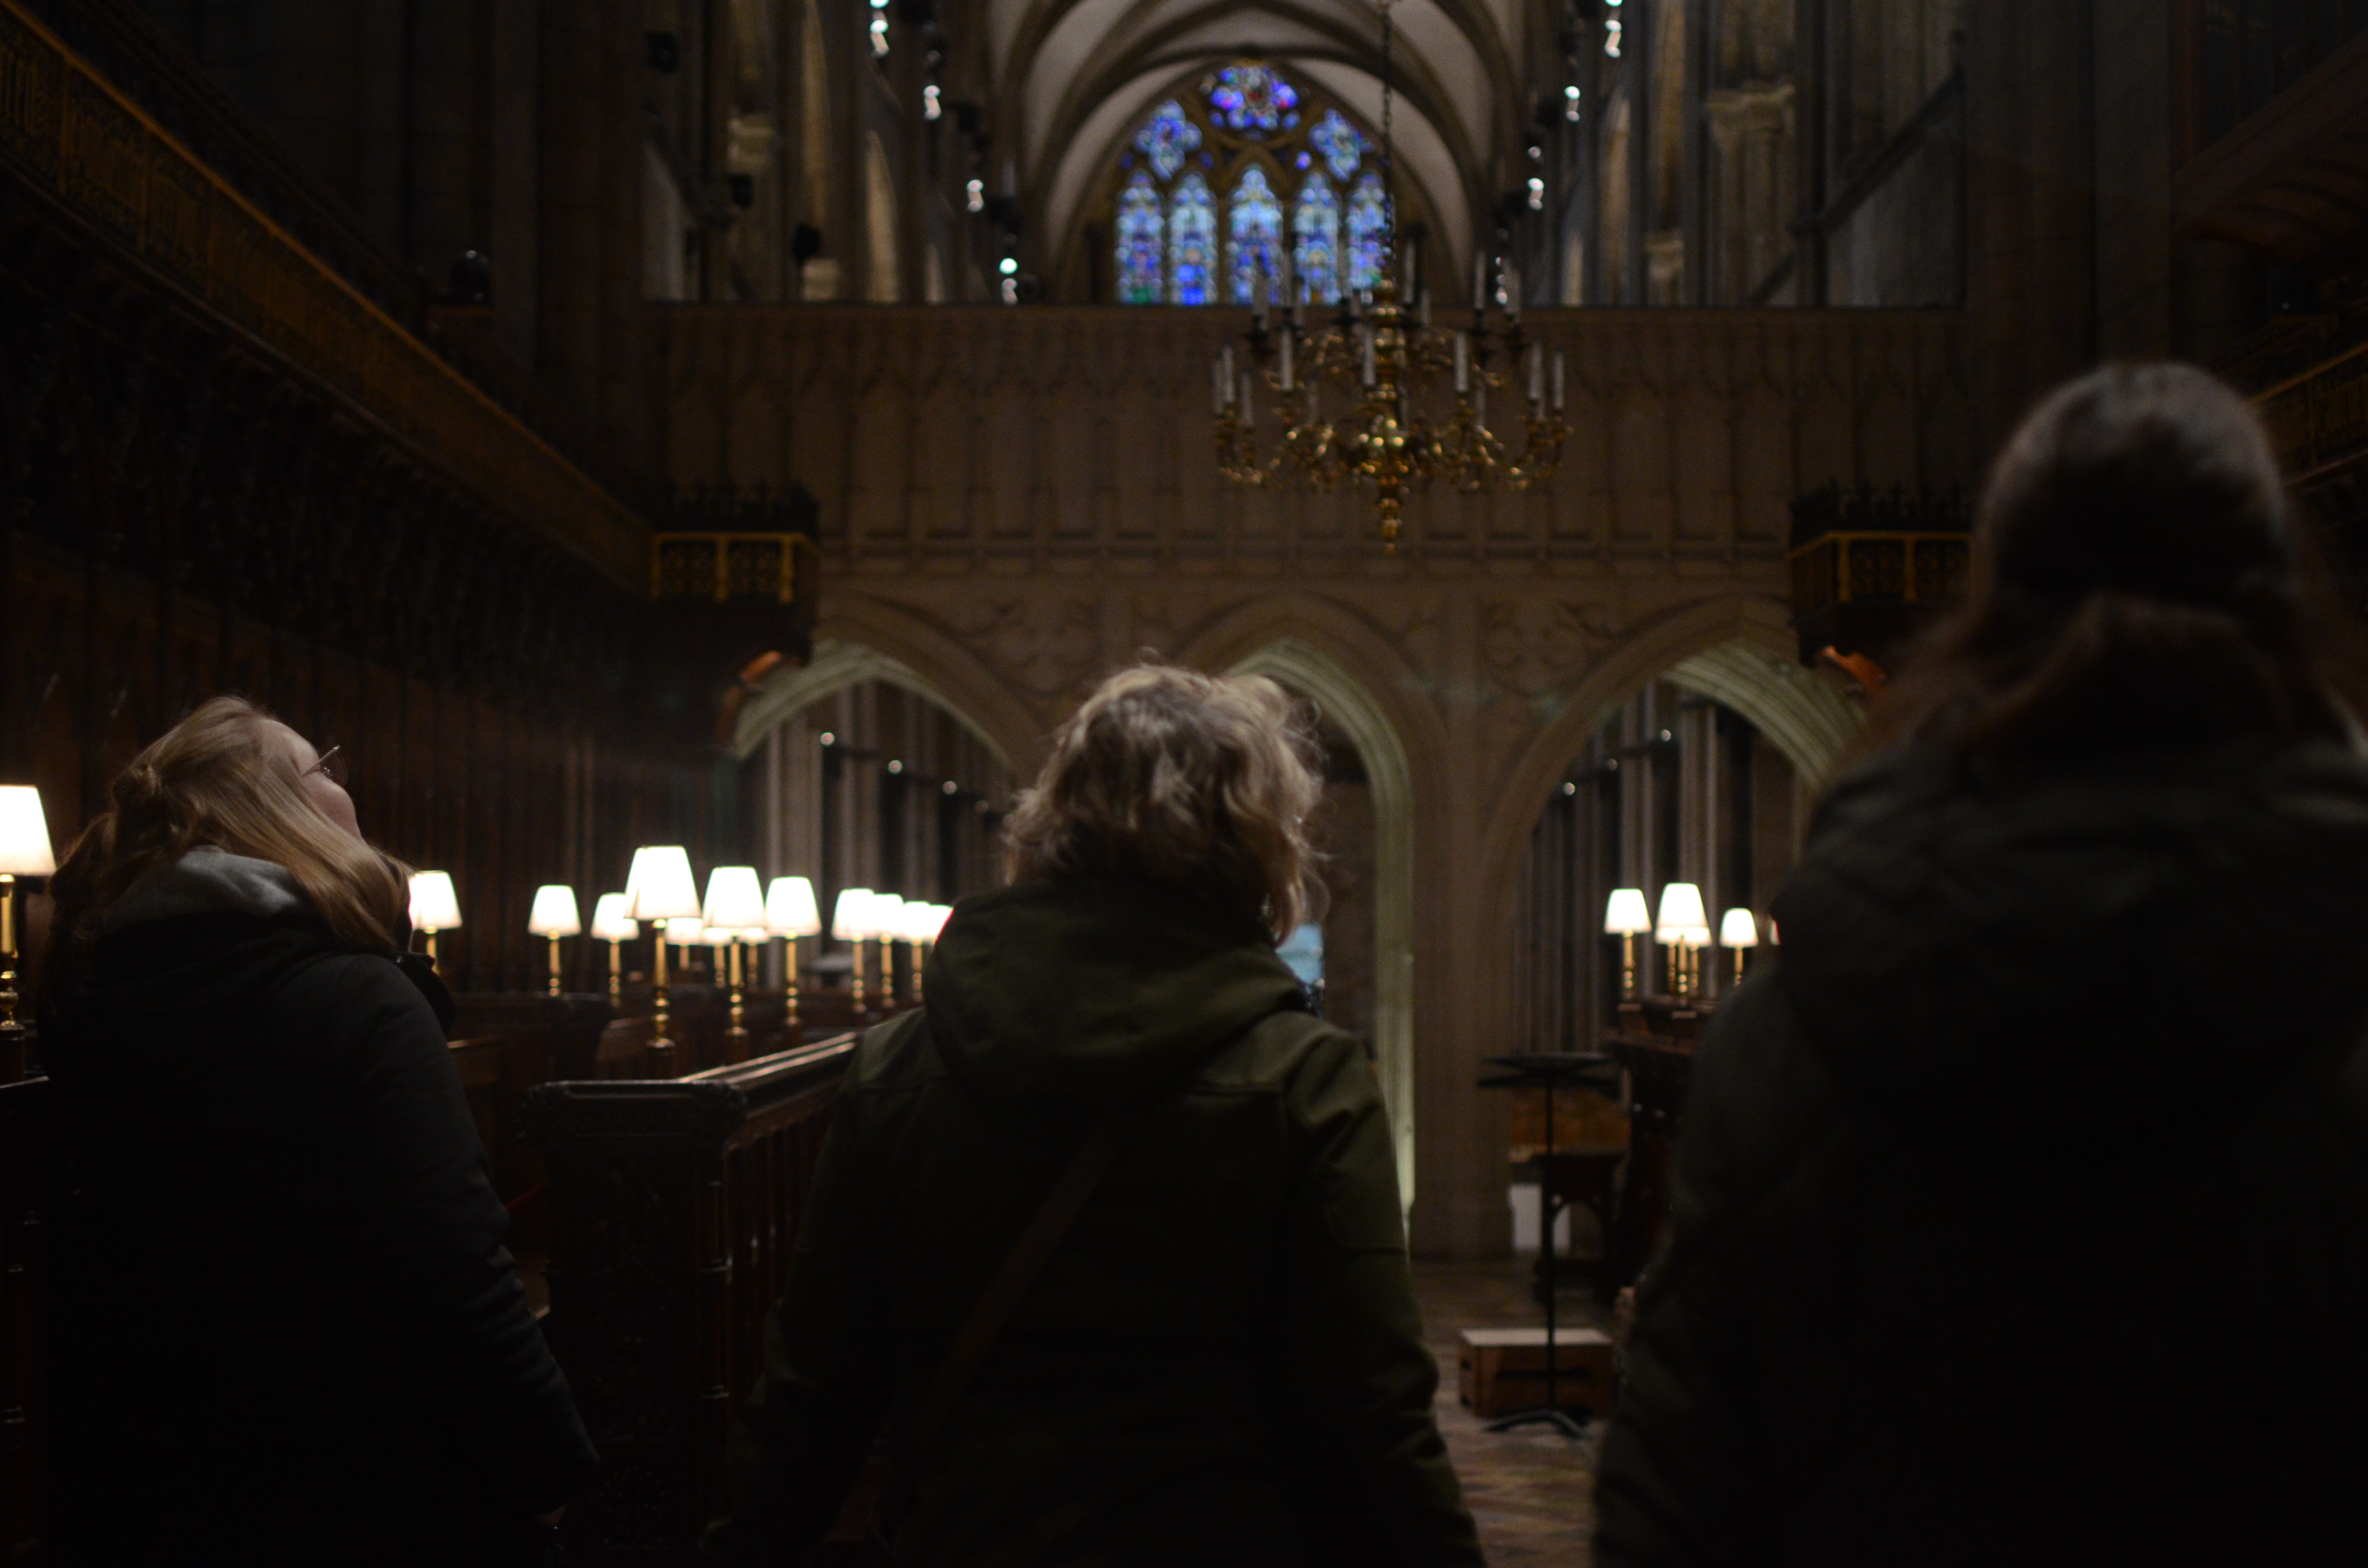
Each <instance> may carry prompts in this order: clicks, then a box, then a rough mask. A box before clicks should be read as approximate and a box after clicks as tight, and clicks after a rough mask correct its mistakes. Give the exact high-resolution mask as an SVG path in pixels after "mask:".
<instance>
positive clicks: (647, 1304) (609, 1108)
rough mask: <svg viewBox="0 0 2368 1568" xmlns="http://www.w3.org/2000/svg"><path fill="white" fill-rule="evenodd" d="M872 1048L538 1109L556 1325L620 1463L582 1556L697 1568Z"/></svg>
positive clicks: (610, 1083)
mask: <svg viewBox="0 0 2368 1568" xmlns="http://www.w3.org/2000/svg"><path fill="white" fill-rule="evenodd" d="M855 1040H856V1037H855V1036H853V1035H851V1034H848V1035H841V1036H838V1037H837V1038H835V1039H831V1040H822V1041H820V1042H818V1043H816V1044H814V1045H809V1046H804V1047H803V1048H801V1049H798V1050H794V1051H783V1052H780V1053H778V1054H775V1055H771V1056H766V1057H760V1058H758V1059H757V1060H755V1061H751V1062H744V1063H738V1064H734V1065H729V1066H724V1067H720V1068H715V1069H712V1070H709V1071H706V1072H701V1073H697V1074H690V1075H689V1076H686V1077H681V1078H673V1079H661V1080H651V1079H640V1080H626V1079H609V1080H592V1081H586V1082H574V1083H554V1084H545V1085H542V1086H541V1087H540V1088H538V1089H536V1090H534V1091H533V1092H532V1093H531V1094H529V1096H527V1106H526V1115H527V1124H528V1130H529V1137H530V1138H531V1139H532V1141H533V1142H534V1143H535V1145H536V1147H537V1148H538V1150H539V1151H540V1152H541V1156H542V1159H543V1162H544V1166H545V1169H546V1170H547V1171H548V1172H549V1173H550V1174H549V1176H548V1178H547V1179H548V1181H549V1187H548V1199H547V1201H548V1220H549V1224H550V1234H551V1264H550V1284H551V1314H550V1316H549V1317H548V1318H547V1319H545V1320H544V1325H543V1326H544V1332H545V1333H546V1334H548V1335H550V1338H551V1346H552V1350H553V1352H554V1353H556V1354H557V1356H558V1357H559V1361H560V1365H561V1366H562V1367H564V1368H565V1369H566V1371H567V1376H568V1381H569V1382H570V1384H571V1385H572V1386H573V1387H574V1389H575V1401H576V1404H577V1406H578V1408H580V1409H581V1410H582V1411H583V1413H584V1419H585V1422H586V1425H587V1426H589V1427H590V1428H591V1431H592V1440H593V1442H594V1443H595V1444H596V1445H597V1446H598V1448H599V1449H600V1455H601V1460H602V1466H601V1471H600V1476H599V1479H598V1481H597V1482H596V1483H594V1489H593V1491H592V1493H591V1494H590V1495H588V1496H586V1497H584V1498H581V1499H579V1500H578V1501H577V1502H576V1503H575V1505H574V1506H571V1507H570V1508H569V1509H568V1512H567V1520H566V1526H565V1530H566V1537H567V1550H568V1558H567V1560H568V1562H571V1563H607V1564H624V1563H633V1564H640V1565H652V1564H676V1563H679V1564H686V1565H687V1564H689V1562H690V1561H691V1555H692V1551H693V1550H694V1548H695V1546H696V1544H697V1542H698V1540H699V1533H700V1529H701V1528H704V1526H705V1525H706V1522H707V1518H708V1515H709V1514H710V1513H711V1512H712V1509H713V1507H714V1504H715V1488H716V1484H717V1479H718V1474H719V1471H720V1468H721V1464H722V1460H723V1438H724V1434H725V1430H726V1428H727V1426H728V1425H729V1423H730V1420H731V1415H732V1409H733V1405H734V1403H735V1402H736V1401H737V1400H738V1399H739V1398H740V1397H741V1395H742V1394H744V1393H745V1392H746V1391H747V1388H748V1386H749V1384H750V1382H751V1381H753V1380H754V1378H755V1376H756V1369H757V1355H758V1346H759V1344H760V1341H761V1336H762V1333H763V1325H764V1319H765V1314H766V1312H768V1311H769V1310H770V1309H771V1307H772V1304H773V1301H774V1300H775V1299H776V1298H777V1297H778V1296H779V1295H780V1290H781V1284H782V1279H783V1272H784V1270H785V1269H786V1267H788V1263H789V1258H790V1250H791V1244H792V1242H793V1241H794V1239H795V1236H796V1233H797V1225H798V1221H799V1219H800V1216H801V1214H802V1213H803V1208H804V1202H805V1196H806V1192H807V1189H808V1186H809V1184H810V1182H811V1181H812V1178H813V1175H814V1166H815V1164H816V1162H817V1161H818V1160H819V1159H820V1157H821V1153H822V1142H823V1138H824V1135H825V1133H826V1132H827V1131H829V1127H830V1118H831V1113H832V1110H833V1108H834V1107H835V1106H836V1104H837V1097H838V1085H839V1079H840V1078H841V1077H842V1076H843V1075H844V1074H845V1072H846V1070H847V1064H848V1058H849V1057H850V1056H851V1055H852V1054H853V1051H854V1049H855Z"/></svg>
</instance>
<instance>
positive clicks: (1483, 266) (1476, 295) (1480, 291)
mask: <svg viewBox="0 0 2368 1568" xmlns="http://www.w3.org/2000/svg"><path fill="white" fill-rule="evenodd" d="M1472 308H1473V309H1474V311H1485V310H1486V309H1487V308H1488V258H1487V257H1486V256H1474V257H1473V258H1472Z"/></svg>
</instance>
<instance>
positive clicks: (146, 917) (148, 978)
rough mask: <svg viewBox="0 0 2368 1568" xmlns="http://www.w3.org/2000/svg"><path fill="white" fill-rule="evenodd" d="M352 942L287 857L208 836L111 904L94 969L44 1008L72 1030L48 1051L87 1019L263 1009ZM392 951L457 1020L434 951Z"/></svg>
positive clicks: (151, 1026) (124, 1020) (157, 1028)
mask: <svg viewBox="0 0 2368 1568" xmlns="http://www.w3.org/2000/svg"><path fill="white" fill-rule="evenodd" d="M350 951H352V949H350V948H349V947H347V944H346V943H345V942H344V941H343V940H342V939H340V938H339V937H337V935H336V933H335V932H333V931H332V930H331V929H330V928H329V926H328V924H327V923H326V922H325V921H324V920H323V919H322V918H321V916H320V915H319V914H318V912H316V911H315V910H314V909H313V904H312V901H311V900H310V899H308V898H307V897H306V896H305V894H304V892H303V890H302V888H301V887H300V886H299V885H298V884H297V881H296V879H295V877H294V876H293V875H292V874H291V873H290V871H289V870H288V869H287V868H286V867H284V866H281V865H279V864H278V863H276V862H274V861H270V860H263V859H257V858H253V857H251V856H245V855H233V854H232V853H231V852H230V851H228V850H226V849H222V848H221V847H219V846H214V845H200V846H198V847H196V848H194V849H192V850H190V851H189V852H188V854H186V855H183V856H182V857H181V858H179V859H177V860H172V861H168V862H166V863H165V864H164V865H162V866H157V867H155V868H154V869H150V870H149V871H147V872H146V873H144V874H143V875H142V876H141V877H140V878H139V879H138V880H137V881H134V882H132V884H131V886H130V887H128V888H126V889H125V890H124V891H123V892H122V893H121V894H120V896H119V897H118V898H117V899H116V901H115V902H114V903H111V904H109V905H108V907H107V908H106V910H105V911H104V912H102V913H101V915H99V936H98V941H97V944H96V946H95V948H94V949H93V951H92V953H91V957H90V960H89V962H88V964H87V966H86V969H85V971H84V972H81V973H79V974H77V975H75V976H74V977H72V978H71V979H68V980H66V989H65V991H64V994H60V995H57V996H55V997H54V998H52V999H51V1003H50V1004H49V1005H48V1006H47V1007H46V1008H45V1011H46V1012H48V1013H49V1014H50V1015H51V1018H52V1020H53V1021H54V1022H56V1023H59V1024H62V1025H63V1026H64V1029H63V1033H60V1034H59V1035H58V1036H57V1037H56V1038H55V1039H54V1040H52V1039H51V1038H50V1037H47V1036H45V1038H44V1050H45V1051H50V1050H51V1049H52V1047H60V1048H64V1049H68V1050H70V1049H71V1046H70V1044H69V1043H68V1041H69V1040H70V1038H71V1036H72V1034H73V1032H74V1029H75V1028H78V1027H80V1026H82V1025H85V1024H87V1025H90V1026H92V1027H94V1028H123V1029H131V1030H135V1031H138V1030H146V1031H151V1032H153V1033H154V1035H155V1036H156V1038H159V1039H165V1038H168V1037H169V1035H170V1033H171V1031H173V1030H175V1029H176V1028H183V1027H186V1025H187V1022H188V1020H190V1019H193V1018H198V1017H216V1016H233V1015H235V1014H236V1013H237V1012H238V1010H240V1009H244V1008H252V1007H253V1006H255V1005H256V999H257V997H258V996H259V995H261V994H263V993H264V992H266V991H268V989H269V988H270V987H271V986H273V985H275V984H276V983H279V981H280V980H282V979H285V978H286V977H287V976H288V975H290V974H291V973H293V972H294V971H295V970H296V969H298V968H300V967H302V965H304V964H306V963H308V962H311V961H313V960H317V959H321V958H327V957H332V956H336V955H337V954H340V953H347V952H350ZM385 956H386V957H387V958H388V959H389V960H392V961H393V962H395V963H396V964H397V965H398V966H399V967H401V968H402V969H403V971H404V973H405V974H406V975H408V976H409V977H410V978H411V981H412V983H414V984H415V985H416V986H417V987H418V988H419V990H420V992H421V993H422V994H424V995H425V996H426V997H427V1001H428V1005H429V1006H431V1007H432V1008H434V1009H435V1011H436V1013H437V1016H438V1019H439V1020H440V1021H441V1022H442V1023H443V1024H444V1027H445V1028H448V1029H449V1028H450V1027H451V1015H452V1001H451V995H450V992H449V991H447V990H446V989H445V987H444V985H443V983H442V982H441V981H440V980H438V978H437V977H436V975H435V974H434V973H433V972H432V971H430V970H429V969H428V968H427V960H426V959H425V958H424V957H415V956H414V955H411V954H403V955H400V956H398V955H397V954H395V953H393V952H389V953H388V954H386V955H385ZM62 978H63V977H62Z"/></svg>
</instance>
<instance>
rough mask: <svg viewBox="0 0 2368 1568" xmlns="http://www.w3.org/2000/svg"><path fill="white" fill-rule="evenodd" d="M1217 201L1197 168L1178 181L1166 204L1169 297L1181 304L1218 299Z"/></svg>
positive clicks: (1170, 299) (1210, 303)
mask: <svg viewBox="0 0 2368 1568" xmlns="http://www.w3.org/2000/svg"><path fill="white" fill-rule="evenodd" d="M1216 260H1217V203H1216V201H1215V200H1214V199H1212V197H1211V196H1210V194H1209V182H1208V181H1207V180H1205V179H1202V178H1201V171H1200V170H1198V169H1194V170H1192V171H1190V173H1188V174H1187V175H1185V176H1184V177H1183V178H1182V179H1180V180H1178V181H1177V182H1176V195H1175V197H1174V198H1173V199H1171V200H1170V202H1169V203H1168V208H1167V299H1168V302H1169V303H1171V304H1178V305H1213V304H1215V303H1216V302H1217V291H1216V287H1215V283H1216V278H1215V273H1216Z"/></svg>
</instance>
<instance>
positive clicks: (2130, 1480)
mask: <svg viewBox="0 0 2368 1568" xmlns="http://www.w3.org/2000/svg"><path fill="white" fill-rule="evenodd" d="M1775 913H1776V915H1777V917H1778V921H1779V924H1780V926H1781V929H1782V935H1783V946H1782V949H1780V951H1781V954H1782V957H1781V959H1780V960H1778V962H1777V963H1776V964H1774V965H1773V966H1771V968H1770V969H1769V970H1766V971H1762V972H1761V973H1760V974H1759V975H1758V976H1757V977H1755V978H1754V979H1753V980H1751V981H1750V982H1748V983H1747V984H1746V985H1745V986H1744V987H1743V990H1742V992H1741V994H1739V995H1738V996H1737V997H1736V999H1735V1000H1734V1001H1733V1002H1732V1003H1731V1004H1730V1006H1728V1007H1727V1008H1725V1010H1724V1011H1723V1013H1722V1015H1721V1017H1719V1019H1718V1021H1717V1023H1716V1026H1715V1027H1714V1028H1713V1030H1712V1031H1711V1036H1710V1039H1709V1040H1707V1042H1706V1043H1705V1045H1704V1047H1703V1049H1702V1056H1701V1058H1700V1061H1699V1062H1698V1064H1697V1067H1696V1072H1695V1078H1694V1084H1693V1089H1692V1094H1691V1099H1690V1100H1689V1102H1688V1104H1687V1107H1686V1111H1685V1120H1684V1131H1683V1136H1682V1141H1681V1144H1680V1148H1679V1156H1678V1173H1677V1185H1676V1194H1675V1202H1674V1208H1673V1212H1672V1216H1671V1233H1670V1239H1669V1243H1668V1248H1667V1250H1666V1252H1665V1254H1664V1255H1663V1256H1661V1257H1660V1258H1659V1259H1658V1260H1657V1261H1656V1263H1655V1264H1654V1265H1653V1266H1652V1268H1651V1269H1650V1271H1649V1273H1648V1275H1647V1277H1646V1283H1645V1286H1644V1287H1643V1290H1642V1294H1641V1298H1640V1308H1641V1312H1640V1317H1639V1321H1638V1323H1637V1325H1636V1330H1635V1335H1634V1343H1633V1345H1632V1346H1631V1348H1630V1351H1629V1375H1628V1380H1627V1383H1626V1386H1625V1389H1624V1391H1623V1392H1622V1401H1621V1405H1620V1411H1619V1415H1618V1418H1617V1420H1616V1422H1615V1424H1614V1426H1613V1428H1612V1430H1611V1434H1610V1436H1609V1437H1608V1439H1607V1443H1606V1447H1605V1451H1604V1454H1603V1458H1602V1464H1601V1470H1600V1483H1599V1503H1598V1507H1599V1518H1600V1525H1599V1535H1598V1541H1597V1552H1598V1555H1597V1561H1598V1562H1599V1563H1600V1564H1603V1565H1605V1568H1638V1565H1643V1564H1680V1563H1682V1564H1695V1565H1710V1564H1732V1563H1754V1564H1758V1563H1801V1564H1817V1565H1820V1568H1823V1565H1831V1564H1850V1563H1863V1562H1884V1563H1917V1564H1920V1565H1927V1568H1931V1565H1948V1564H1955V1563H1965V1564H1974V1563H1984V1564H1994V1563H2004V1562H2013V1563H2058V1562H2061V1563H2067V1564H2069V1563H2079V1564H2084V1565H2086V1564H2097V1563H2116V1562H2133V1563H2135V1562H2144V1563H2147V1564H2150V1565H2151V1564H2158V1563H2186V1562H2194V1563H2207V1562H2208V1563H2232V1562H2276V1563H2281V1564H2291V1563H2296V1562H2318V1561H2345V1562H2363V1561H2368V1509H2363V1508H2362V1506H2361V1486H2362V1482H2361V1477H2362V1475H2363V1474H2368V1033H2363V1021H2364V1020H2368V984H2363V982H2368V764H2363V761H2362V758H2361V757H2360V756H2355V755H2353V754H2352V753H2351V752H2348V751H2341V750H2337V749H2334V748H2331V747H2328V748H2302V749H2289V750H2283V751H2279V750H2275V749H2272V748H2269V747H2267V746H2264V745H2259V744H2253V745H2242V746H2237V747H2234V748H2230V749H2226V750H2222V751H2218V752H2215V753H2213V754H2211V755H2171V756H2146V757H2138V758H2124V759H2121V760H2117V761H2108V762H2099V763H2094V764H2090V765H2085V766H2082V767H2053V768H2042V767H2036V766H2033V765H2029V764H2024V765H2019V766H2010V765H2005V764H1995V763H1993V764H1958V763H1952V762H1948V761H1944V760H1942V759H1940V758H1938V757H1935V756H1927V755H1921V754H1916V755H1894V756H1889V757H1886V758H1884V759H1882V760H1881V761H1880V762H1878V763H1877V764H1875V765H1873V766H1872V767H1869V768H1868V769H1867V770H1865V771H1863V772H1862V773H1861V774H1860V775H1858V776H1857V777H1855V778H1852V779H1851V780H1850V781H1847V782H1846V783H1844V784H1843V785H1842V786H1841V787H1840V788H1839V789H1838V790H1836V791H1835V792H1834V794H1833V796H1832V798H1831V799H1830V800H1829V801H1827V804H1826V806H1825V807H1824V809H1823V810H1822V812H1820V814H1819V817H1818V820H1817V824H1816V829H1815V832H1814V835H1813V837H1812V841H1811V845H1810V847H1809V850H1808V853H1807V856H1806V858H1805V860H1804V864H1803V866H1802V867H1801V869H1800V870H1799V872H1798V873H1797V874H1796V875H1795V876H1794V878H1793V881H1791V882H1790V883H1789V884H1788V885H1787V886H1786V888H1785V890H1784V892H1782V896H1780V897H1779V899H1778V900H1777V901H1776V905H1775Z"/></svg>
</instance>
